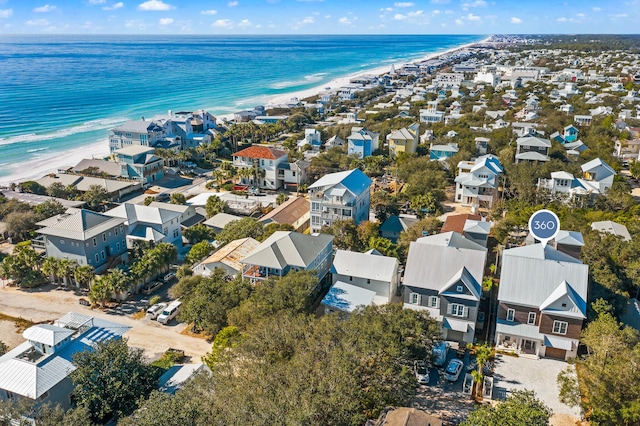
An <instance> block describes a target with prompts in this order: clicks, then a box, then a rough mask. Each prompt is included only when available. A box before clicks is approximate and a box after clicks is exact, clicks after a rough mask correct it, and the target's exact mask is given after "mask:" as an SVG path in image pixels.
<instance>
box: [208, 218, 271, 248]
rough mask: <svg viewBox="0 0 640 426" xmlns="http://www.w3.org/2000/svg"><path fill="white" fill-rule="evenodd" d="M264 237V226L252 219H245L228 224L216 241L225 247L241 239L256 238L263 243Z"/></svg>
mask: <svg viewBox="0 0 640 426" xmlns="http://www.w3.org/2000/svg"><path fill="white" fill-rule="evenodd" d="M263 235H264V226H263V225H262V223H260V222H258V220H257V219H254V218H252V217H245V218H242V219H240V220H234V221H231V222H229V223H227V224H226V225H225V227H224V228H223V229H222V231H221V232H220V233H219V234H218V236H217V237H216V240H217V241H218V242H220V243H221V244H223V245H224V244H227V243H229V242H231V241H233V240H237V239H240V238H254V239H256V240H258V241H261V240H262V236H263Z"/></svg>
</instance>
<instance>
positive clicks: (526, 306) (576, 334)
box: [495, 244, 589, 360]
mask: <svg viewBox="0 0 640 426" xmlns="http://www.w3.org/2000/svg"><path fill="white" fill-rule="evenodd" d="M588 284H589V267H588V266H587V265H584V264H582V262H580V260H578V259H576V258H574V257H572V256H569V255H567V254H565V253H562V252H560V251H558V250H556V249H554V248H553V247H551V246H550V245H543V244H532V245H529V246H524V247H516V248H512V249H507V250H504V251H503V254H502V269H501V274H500V287H499V288H498V317H497V324H496V334H495V341H496V342H497V348H498V349H501V350H507V351H512V352H515V353H518V354H520V355H521V356H523V355H524V356H526V355H529V356H534V357H548V358H559V359H563V360H567V359H569V358H573V357H575V356H576V355H577V351H578V343H579V338H580V331H581V330H582V323H583V321H584V319H586V314H587V302H586V301H587V288H588Z"/></svg>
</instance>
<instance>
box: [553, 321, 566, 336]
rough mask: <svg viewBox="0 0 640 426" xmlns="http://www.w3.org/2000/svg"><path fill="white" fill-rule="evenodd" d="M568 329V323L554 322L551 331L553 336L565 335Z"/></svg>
mask: <svg viewBox="0 0 640 426" xmlns="http://www.w3.org/2000/svg"><path fill="white" fill-rule="evenodd" d="M556 326H557V327H556ZM563 327H564V331H562V328H563ZM568 328H569V323H568V322H566V321H558V320H555V321H553V329H552V332H553V333H554V334H562V335H565V334H567V329H568Z"/></svg>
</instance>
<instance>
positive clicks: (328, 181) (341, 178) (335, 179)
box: [309, 169, 371, 196]
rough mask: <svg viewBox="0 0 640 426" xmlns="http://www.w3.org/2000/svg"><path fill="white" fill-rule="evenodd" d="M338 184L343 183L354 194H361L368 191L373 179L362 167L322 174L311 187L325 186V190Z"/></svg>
mask: <svg viewBox="0 0 640 426" xmlns="http://www.w3.org/2000/svg"><path fill="white" fill-rule="evenodd" d="M336 185H342V186H344V187H345V188H347V189H348V190H349V191H350V192H351V193H353V194H354V195H356V196H357V195H360V194H361V193H363V192H364V191H368V190H369V187H370V186H371V179H370V178H369V177H368V176H367V175H365V174H364V173H363V172H362V171H361V170H360V169H353V170H347V171H344V172H337V173H329V174H326V175H324V176H322V177H321V178H320V179H318V180H317V181H315V182H314V183H313V184H311V185H310V186H309V189H314V188H324V189H325V190H326V189H328V188H331V187H333V186H336Z"/></svg>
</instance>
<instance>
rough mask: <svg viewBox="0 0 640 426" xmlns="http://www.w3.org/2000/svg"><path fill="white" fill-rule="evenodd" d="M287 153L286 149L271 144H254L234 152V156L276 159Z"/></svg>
mask: <svg viewBox="0 0 640 426" xmlns="http://www.w3.org/2000/svg"><path fill="white" fill-rule="evenodd" d="M285 155H287V152H286V151H283V150H281V149H277V148H271V147H269V146H260V145H253V146H250V147H249V148H245V149H243V150H242V151H238V152H236V153H235V154H233V156H234V157H249V158H264V159H268V160H275V159H277V158H280V157H283V156H285Z"/></svg>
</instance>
